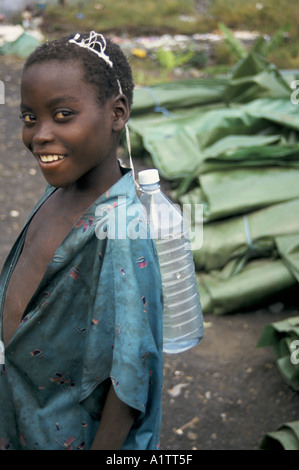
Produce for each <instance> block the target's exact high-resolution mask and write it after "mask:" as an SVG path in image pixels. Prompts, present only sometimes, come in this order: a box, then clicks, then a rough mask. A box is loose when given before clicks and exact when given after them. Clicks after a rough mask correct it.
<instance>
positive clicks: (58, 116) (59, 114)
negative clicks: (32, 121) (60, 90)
mask: <svg viewBox="0 0 299 470" xmlns="http://www.w3.org/2000/svg"><path fill="white" fill-rule="evenodd" d="M72 116H73V112H72V111H69V110H66V109H62V110H59V111H56V112H55V115H54V118H55V120H56V121H67V120H68V119H70V118H71V117H72Z"/></svg>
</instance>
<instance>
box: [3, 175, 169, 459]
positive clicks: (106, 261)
mask: <svg viewBox="0 0 299 470" xmlns="http://www.w3.org/2000/svg"><path fill="white" fill-rule="evenodd" d="M54 190H55V188H51V187H50V188H48V190H47V192H46V193H45V195H44V197H43V198H42V199H41V201H40V202H39V203H38V204H37V206H36V207H35V208H34V210H33V212H32V214H31V216H30V217H29V220H28V222H27V224H26V226H25V228H24V230H23V232H22V233H21V235H20V237H19V239H18V240H17V241H16V243H15V245H14V247H13V248H12V251H11V253H10V255H9V257H8V259H7V262H6V264H5V266H4V268H3V271H2V275H1V279H0V286H1V287H0V309H1V310H0V314H1V318H2V311H3V304H4V298H5V290H6V285H7V282H8V280H9V276H10V274H11V272H12V270H13V268H14V266H15V264H16V262H17V259H18V256H19V254H20V251H21V249H22V246H23V242H24V238H25V235H26V229H27V227H28V224H29V223H30V220H31V218H32V216H33V215H34V214H35V213H36V211H37V210H38V208H39V207H40V206H41V204H42V203H43V202H44V201H45V200H46V199H47V198H48V197H49V195H50V194H52V192H53V191H54ZM119 196H121V198H119ZM103 208H104V210H102V209H103ZM124 208H126V211H123V209H124ZM141 208H142V206H141V204H140V202H139V199H138V197H137V195H136V192H135V186H134V181H133V178H132V173H131V172H127V173H126V174H125V175H124V176H123V177H122V178H121V179H120V180H119V181H118V182H117V183H116V184H115V185H114V186H113V187H112V188H111V189H110V190H109V191H108V192H107V193H105V194H104V195H102V196H101V197H100V198H99V199H98V200H97V201H96V202H95V203H94V204H93V205H92V206H91V207H90V208H89V210H88V211H86V213H85V214H84V215H83V216H82V218H81V219H80V220H79V221H78V222H77V223H76V225H75V226H74V227H73V229H72V230H71V232H70V233H69V234H68V236H67V237H66V239H65V240H64V242H63V243H62V244H61V246H60V247H59V248H58V249H57V251H56V253H55V256H54V257H53V259H52V261H51V262H50V264H49V266H48V268H47V270H46V273H45V276H44V278H43V279H42V281H41V284H40V285H39V288H38V289H37V291H36V293H35V294H34V296H33V298H32V299H31V301H30V303H29V304H28V306H27V308H26V310H25V312H24V315H23V319H22V322H21V324H20V326H19V328H18V330H17V331H16V333H15V335H14V336H13V338H12V339H11V341H10V343H9V344H8V346H7V348H6V351H5V366H3V368H2V372H1V375H0V445H1V448H2V449H37V450H38V449H42V450H47V449H50V450H55V449H89V448H90V446H91V444H92V442H93V439H94V436H95V433H96V431H97V428H98V425H99V417H98V416H99V414H100V411H101V409H102V407H103V404H104V401H105V397H106V393H107V390H108V388H107V387H108V386H109V383H110V378H111V380H112V383H113V386H114V389H115V391H116V393H117V395H118V396H119V398H120V399H121V400H123V401H124V402H125V403H127V404H128V405H130V406H131V407H133V408H135V409H137V410H139V411H140V414H139V417H138V419H137V421H136V422H135V423H134V425H133V428H132V429H131V431H130V434H129V436H128V438H127V440H126V442H125V444H124V446H123V449H130V450H131V449H138V450H145V449H156V448H157V447H158V446H159V434H160V424H161V389H162V361H163V359H162V310H163V305H162V287H161V278H160V270H159V264H158V257H157V253H156V250H155V245H154V243H153V242H152V240H150V238H149V237H141V236H139V237H137V238H136V237H135V238H136V239H135V240H134V239H132V238H134V234H135V235H136V233H140V232H138V230H139V229H140V228H142V229H143V230H144V232H143V233H146V229H144V227H146V226H145V218H144V217H143V214H142V210H141ZM124 214H125V215H126V217H127V220H126V222H127V224H126V226H128V227H129V230H131V235H133V237H131V238H130V237H128V236H124V234H125V232H124V225H123V221H124ZM112 222H115V230H116V233H117V234H118V235H119V239H115V240H114V239H111V233H112V232H113V230H114V225H113V223H112ZM96 227H97V229H96V230H97V231H96V234H97V236H96V235H95V228H96ZM118 229H120V231H119V233H118ZM105 231H106V236H105V237H104V235H105ZM109 234H110V235H109ZM108 235H109V236H108ZM99 237H100V238H102V239H100V238H99ZM1 330H2V321H1ZM1 338H2V334H1ZM116 432H117V431H116Z"/></svg>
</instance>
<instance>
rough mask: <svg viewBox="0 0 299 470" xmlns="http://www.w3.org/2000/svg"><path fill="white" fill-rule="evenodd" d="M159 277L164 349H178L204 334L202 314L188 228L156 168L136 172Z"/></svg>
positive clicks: (181, 349) (187, 347) (193, 344)
mask: <svg viewBox="0 0 299 470" xmlns="http://www.w3.org/2000/svg"><path fill="white" fill-rule="evenodd" d="M138 176H139V184H140V187H141V191H142V194H141V197H140V201H141V203H142V205H143V206H144V208H145V209H146V212H147V218H148V222H149V227H150V235H151V238H153V239H154V240H155V244H156V248H157V252H158V258H159V264H160V271H161V277H162V287H163V297H164V312H163V350H164V352H165V353H172V354H175V353H179V352H183V351H186V350H187V349H190V348H192V347H193V346H195V345H196V344H198V343H199V341H200V340H201V339H202V338H203V317H202V311H201V305H200V298H199V293H198V287H197V281H196V275H195V267H194V261H193V254H192V251H191V244H190V240H189V234H188V228H187V225H186V222H185V221H184V218H183V214H182V212H181V210H180V209H179V208H178V207H177V206H176V205H174V204H173V203H172V202H171V201H170V200H169V199H168V198H167V196H165V194H163V193H162V192H161V190H160V178H159V173H158V171H157V170H156V169H153V170H145V171H141V172H139V174H138Z"/></svg>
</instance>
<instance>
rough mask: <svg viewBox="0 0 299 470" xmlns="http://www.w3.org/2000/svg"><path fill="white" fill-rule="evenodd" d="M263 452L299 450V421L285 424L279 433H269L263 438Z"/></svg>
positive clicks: (279, 429)
mask: <svg viewBox="0 0 299 470" xmlns="http://www.w3.org/2000/svg"><path fill="white" fill-rule="evenodd" d="M260 449H261V450H299V421H292V422H290V423H285V424H283V425H282V426H280V427H279V428H278V430H277V431H274V432H268V433H267V434H266V435H265V437H264V438H263V440H262V442H261V445H260Z"/></svg>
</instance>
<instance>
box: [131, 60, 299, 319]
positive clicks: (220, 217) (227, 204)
mask: <svg viewBox="0 0 299 470" xmlns="http://www.w3.org/2000/svg"><path fill="white" fill-rule="evenodd" d="M296 78H298V77H297V76H296V73H292V74H291V75H290V76H289V77H288V78H285V75H282V74H280V73H279V72H278V71H277V69H276V68H275V67H274V66H273V65H272V64H269V63H268V62H267V61H265V60H264V59H263V58H262V57H260V56H258V55H256V54H249V55H248V56H247V57H246V58H245V59H243V60H242V61H241V62H240V63H239V64H238V65H237V66H236V67H235V69H234V70H233V72H232V74H231V76H230V77H227V78H221V79H211V80H210V79H198V80H190V81H184V82H178V83H177V82H172V83H169V84H163V85H157V86H153V87H150V88H142V89H137V90H136V91H135V98H134V105H133V109H132V116H131V119H130V122H129V126H130V131H131V135H132V154H133V157H137V158H138V156H145V155H147V156H149V157H150V158H151V160H152V165H153V166H155V167H156V168H157V169H158V170H159V172H160V174H161V176H162V177H163V178H165V179H166V180H168V181H170V182H171V185H172V187H173V193H172V195H173V199H174V200H175V201H177V202H180V204H181V205H182V207H183V208H184V207H190V206H189V205H190V204H192V207H193V208H194V209H193V219H192V220H193V225H192V228H191V231H192V232H193V231H194V230H195V231H196V230H197V231H199V230H201V227H202V224H203V243H202V245H201V244H200V245H198V244H196V243H194V244H193V245H192V248H193V253H194V260H195V265H196V269H197V275H198V281H199V290H200V294H201V301H202V308H203V312H204V313H214V314H225V313H231V312H235V311H237V310H239V311H240V310H242V309H245V308H249V307H251V306H253V305H255V304H257V303H259V302H261V301H263V300H267V299H269V298H271V296H272V295H273V294H275V295H277V294H278V293H279V292H282V291H284V290H286V289H287V288H290V287H292V286H294V285H296V284H297V282H298V280H299V236H298V235H299V220H298V212H299V211H298V210H299V184H298V183H299V104H298V105H296V104H293V103H292V101H291V95H292V92H294V90H293V89H292V88H291V86H290V81H291V80H295V79H296ZM197 211H198V212H197ZM201 214H203V217H202V218H201ZM196 224H197V225H196ZM195 238H196V237H195ZM197 238H198V237H197ZM191 239H192V237H191Z"/></svg>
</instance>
